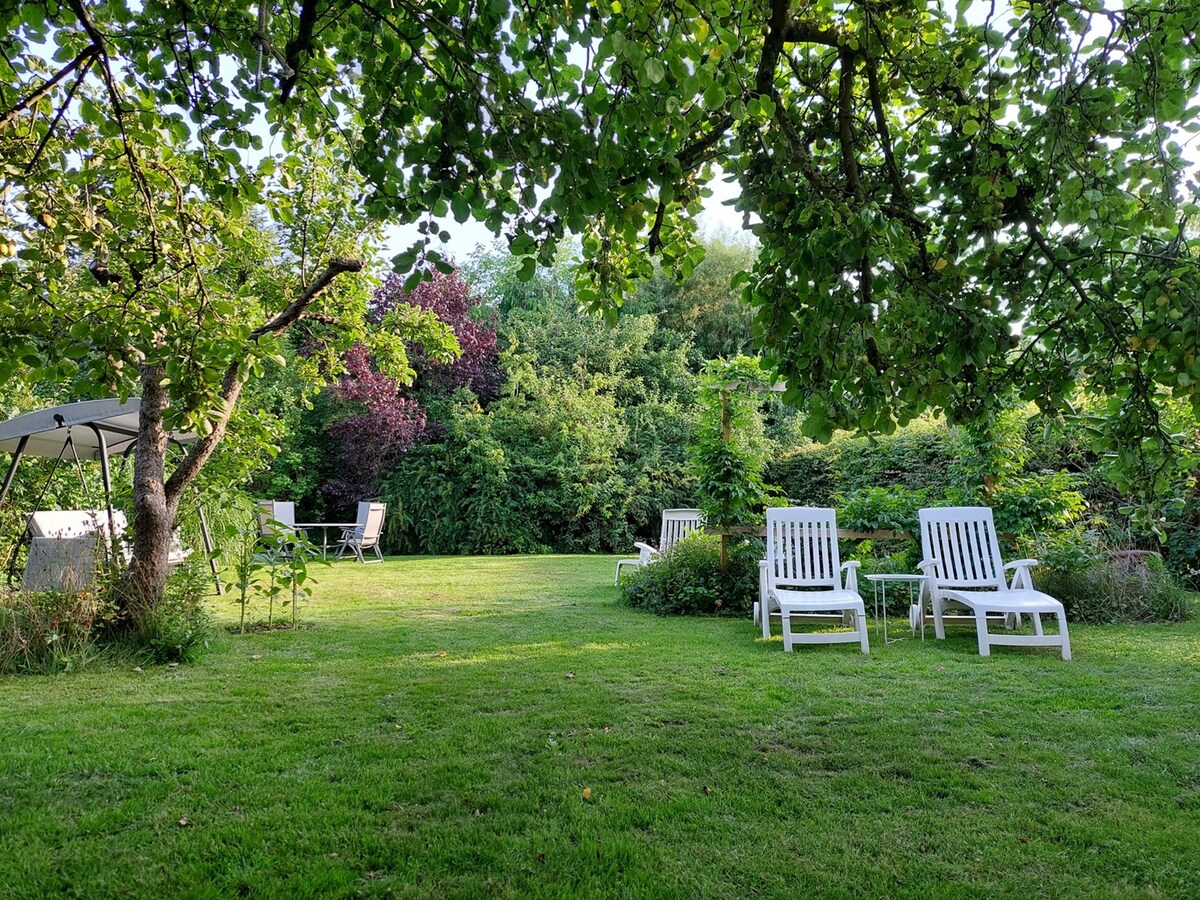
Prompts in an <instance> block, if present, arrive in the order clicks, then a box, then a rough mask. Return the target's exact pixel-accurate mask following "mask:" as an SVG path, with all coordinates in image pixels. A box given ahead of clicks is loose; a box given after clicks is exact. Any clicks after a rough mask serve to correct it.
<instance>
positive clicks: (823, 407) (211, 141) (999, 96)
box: [0, 0, 1200, 488]
mask: <svg viewBox="0 0 1200 900" xmlns="http://www.w3.org/2000/svg"><path fill="white" fill-rule="evenodd" d="M977 8H978V9H982V6H980V7H972V6H971V4H968V3H965V2H960V3H959V4H958V7H957V10H956V12H955V13H953V14H952V13H950V12H949V11H948V10H947V9H946V8H945V6H944V5H943V4H941V3H935V4H926V3H916V2H911V0H910V2H905V0H900V2H894V3H880V2H875V0H860V2H849V3H844V4H836V5H835V4H833V3H830V2H827V0H819V2H816V3H810V4H804V5H797V6H796V8H795V9H793V7H792V4H791V2H789V0H769V2H768V0H760V2H756V3H751V4H734V3H730V2H729V0H696V2H683V3H628V4H624V3H620V2H612V3H598V2H595V0H565V2H563V3H561V4H559V3H556V4H553V5H544V4H535V3H529V2H524V0H519V2H510V0H494V2H488V3H478V2H474V0H441V2H438V3H427V4H410V3H394V2H392V0H356V2H354V3H351V4H342V3H334V2H332V0H301V2H300V3H299V4H295V5H276V4H273V3H270V2H263V3H261V4H259V5H258V6H257V8H253V7H251V6H249V5H238V4H228V3H224V2H217V0H196V2H189V3H186V4H175V3H163V2H158V0H153V2H140V3H136V4H135V3H132V2H128V0H115V2H107V3H105V4H103V5H99V6H96V7H95V8H91V7H89V6H87V4H86V3H85V2H84V0H68V2H66V3H64V4H61V5H51V4H47V5H45V6H42V5H36V4H26V5H25V6H24V7H22V8H21V9H20V10H16V9H14V10H12V11H10V12H7V13H6V14H2V15H3V16H4V18H5V20H6V21H4V22H0V24H3V25H5V26H7V27H6V28H5V29H4V31H3V32H0V33H6V34H9V35H10V37H9V38H8V41H7V47H6V50H7V52H6V53H5V55H4V60H5V61H4V62H3V63H0V69H2V72H3V83H4V85H5V88H4V90H3V96H4V98H5V104H4V105H5V106H7V112H4V113H0V128H3V129H4V132H3V133H4V134H5V135H12V134H13V133H15V132H14V128H13V123H16V122H19V121H24V120H25V118H31V119H33V121H35V122H36V123H37V126H36V128H35V129H33V130H32V132H31V133H33V140H34V142H36V141H37V140H39V139H40V138H39V137H38V133H45V131H46V130H47V129H48V130H50V131H53V130H54V116H55V115H56V110H61V109H63V108H64V106H67V105H71V103H70V98H71V97H72V96H74V95H75V94H76V93H78V94H79V97H78V99H77V101H76V105H77V106H78V108H79V110H80V115H81V116H82V115H83V114H84V112H85V111H88V112H87V114H88V115H90V116H91V117H93V118H95V119H97V120H99V121H98V126H103V127H104V128H105V129H106V131H107V139H108V140H110V142H111V148H110V149H111V153H112V156H111V159H113V160H117V161H119V160H121V159H122V158H123V157H124V158H125V159H126V161H127V162H128V163H129V165H128V167H127V168H128V170H129V172H130V173H131V174H129V175H127V176H126V183H127V189H128V190H129V191H130V192H132V193H133V194H135V195H142V194H145V193H146V191H147V190H148V188H149V187H150V186H151V184H150V179H149V177H148V176H147V175H146V174H145V171H146V168H147V167H146V166H144V165H140V164H139V165H140V168H139V165H135V164H134V161H135V160H134V157H136V156H137V152H138V151H137V150H136V146H137V140H136V139H137V138H138V136H139V131H140V130H141V129H142V128H143V127H148V126H144V125H143V124H142V123H143V122H144V121H149V122H150V123H151V124H152V125H154V126H155V127H163V128H172V129H175V130H177V131H189V132H190V134H191V136H192V141H193V143H194V146H195V148H196V149H195V150H194V155H195V157H196V158H197V163H198V165H197V168H196V174H197V175H198V177H200V178H201V180H202V183H203V184H206V185H211V188H212V196H214V197H218V198H222V199H224V200H225V201H226V202H232V201H234V200H238V201H242V202H244V201H245V198H246V197H247V196H249V195H251V194H252V193H253V185H254V183H255V181H254V179H253V178H252V177H251V176H252V174H253V171H252V166H251V165H250V163H249V161H248V156H247V155H246V154H245V153H243V152H239V150H246V149H249V148H251V147H252V146H253V144H254V134H253V132H252V130H251V129H250V127H249V126H250V124H251V123H252V122H254V121H255V119H256V118H258V117H265V118H266V120H267V121H269V122H270V123H271V126H272V127H273V128H277V129H279V132H280V134H281V135H282V136H283V137H282V139H283V141H284V144H285V149H286V148H294V147H296V146H298V144H297V143H296V141H297V137H296V135H297V134H299V133H300V131H301V130H303V129H307V131H305V133H306V134H307V133H312V132H313V131H314V130H317V131H323V132H327V133H330V134H333V133H335V132H336V131H337V130H338V129H340V128H342V127H344V126H348V125H350V124H353V125H354V127H355V131H354V133H353V134H351V135H350V139H351V141H352V151H351V157H352V159H353V161H354V165H355V166H356V168H357V169H358V171H359V172H361V173H362V174H363V176H364V177H365V179H366V180H367V182H368V184H369V185H370V191H369V196H368V197H367V200H366V209H367V211H368V212H369V213H371V214H372V215H379V216H383V215H387V216H394V217H396V218H398V219H400V220H401V221H406V222H414V221H420V222H421V225H422V228H423V230H424V234H425V238H424V239H423V240H422V241H421V242H418V244H417V245H415V246H414V247H412V248H409V249H408V250H407V251H405V252H403V253H401V254H399V255H398V256H397V258H396V259H395V260H394V263H395V265H396V266H397V268H398V269H399V270H400V271H413V272H417V271H419V270H420V268H421V266H422V264H434V265H441V266H445V265H446V263H445V261H444V260H443V259H441V257H440V256H439V255H438V254H437V251H436V250H435V249H434V246H433V244H432V243H431V241H433V240H435V239H436V238H437V237H441V236H444V235H445V229H443V228H442V227H441V225H440V224H439V220H440V218H441V217H444V216H447V215H453V216H454V218H455V219H456V220H458V221H465V220H466V219H467V218H468V217H471V216H474V217H476V218H478V219H480V220H482V221H484V222H485V223H486V224H488V225H489V226H490V227H491V228H492V229H493V230H494V231H495V232H497V233H500V232H504V233H505V234H506V236H507V237H508V238H509V243H510V249H511V250H512V251H513V252H515V253H516V254H518V255H525V256H527V258H526V259H525V260H524V262H523V263H522V270H521V272H522V274H523V275H524V276H526V277H528V276H531V275H532V274H533V272H534V271H535V268H536V265H537V262H538V261H540V262H541V263H543V264H548V263H550V262H552V261H553V258H554V253H555V245H556V244H557V243H558V242H559V241H560V240H561V239H562V238H563V237H564V236H565V235H567V234H568V233H575V234H578V235H580V236H581V247H582V252H583V255H584V266H583V267H582V269H581V270H580V274H581V284H580V287H579V293H578V296H579V299H580V300H581V301H582V302H584V303H586V304H588V305H590V306H591V307H593V308H595V309H598V310H602V311H604V312H606V313H608V314H609V315H612V316H615V314H616V312H617V310H618V309H619V307H620V305H621V303H622V301H623V298H624V297H625V296H626V295H627V294H629V293H630V291H631V290H632V287H633V285H634V284H635V283H636V281H638V280H640V279H644V278H646V277H648V276H650V275H651V273H652V265H651V258H652V257H654V256H660V257H661V258H662V259H663V260H664V263H665V264H666V265H668V266H669V267H672V268H674V269H677V270H678V271H680V272H681V273H683V274H684V275H686V274H689V273H690V271H691V269H692V268H693V267H694V266H695V264H696V263H697V262H698V261H699V259H700V256H701V250H700V249H699V247H698V246H697V245H696V243H695V240H694V234H695V227H694V224H693V219H694V216H695V214H696V213H697V212H698V211H699V209H700V199H701V195H702V193H703V191H704V183H705V181H706V179H707V178H709V177H710V176H711V172H712V165H713V163H714V162H717V161H719V162H720V164H721V166H722V168H723V169H724V170H725V171H726V172H729V173H732V174H733V175H735V176H736V177H737V178H739V180H740V182H741V186H742V197H741V201H740V207H741V209H742V210H743V212H744V213H745V215H746V218H747V221H748V222H751V223H753V227H754V229H755V231H756V233H757V235H758V238H759V241H760V244H761V249H760V252H759V255H758V260H757V263H756V265H755V267H754V269H753V271H751V272H748V273H744V274H743V275H742V276H741V278H740V279H739V283H740V284H742V285H743V286H744V288H745V297H746V298H747V299H748V300H749V301H750V302H751V303H752V304H753V305H754V307H755V310H756V315H755V319H756V331H757V334H758V337H759V340H760V342H761V344H762V346H763V347H764V348H765V351H766V353H767V358H768V360H769V362H770V363H771V364H772V365H774V366H775V367H776V368H777V369H778V370H779V372H780V373H781V374H783V375H784V376H786V377H787V379H788V381H789V388H790V393H789V397H790V399H791V400H792V401H793V402H795V403H803V404H804V405H805V406H806V410H807V423H808V431H809V433H810V434H812V435H814V436H816V437H822V438H823V437H826V436H828V435H829V434H830V433H831V431H832V429H833V428H834V427H836V426H842V427H856V428H859V427H861V428H864V429H868V430H874V431H879V432H888V431H891V430H892V429H894V428H895V427H896V424H897V423H902V422H906V421H908V420H910V419H911V418H912V417H913V416H915V415H917V414H918V413H920V412H921V411H922V410H925V409H929V408H933V409H941V410H945V411H946V412H948V413H949V414H950V415H952V416H954V417H956V418H970V417H973V416H975V415H977V414H980V413H982V412H984V411H986V410H987V409H988V408H990V406H991V404H992V403H993V402H994V398H997V397H1002V396H1007V395H1008V393H1009V392H1008V391H1007V390H1006V388H1007V387H1008V386H1009V385H1015V386H1016V387H1017V388H1018V389H1019V391H1020V393H1021V394H1022V395H1023V396H1024V397H1027V398H1029V399H1033V400H1036V401H1037V402H1038V403H1039V404H1040V405H1041V407H1042V408H1043V409H1044V410H1046V411H1047V412H1049V413H1051V414H1058V413H1059V412H1060V411H1062V410H1064V409H1068V407H1067V398H1069V397H1070V396H1072V394H1073V392H1074V390H1075V388H1076V387H1077V386H1078V385H1079V384H1081V383H1082V384H1083V385H1084V386H1086V387H1087V388H1088V389H1090V390H1093V391H1096V392H1100V393H1102V394H1107V395H1110V396H1111V397H1112V398H1113V404H1112V406H1113V408H1112V412H1111V414H1110V415H1109V417H1108V420H1107V423H1106V426H1105V429H1104V430H1103V431H1102V433H1101V436H1100V442H1101V443H1102V444H1104V445H1106V447H1107V449H1110V450H1112V452H1115V453H1117V454H1119V455H1121V456H1123V457H1124V458H1126V460H1127V462H1128V465H1129V467H1130V468H1132V469H1137V470H1139V471H1140V477H1139V478H1138V479H1137V481H1138V483H1140V484H1142V485H1145V486H1148V487H1151V488H1153V487H1154V486H1155V485H1158V484H1160V483H1165V481H1166V480H1167V478H1166V476H1167V470H1168V464H1169V462H1170V457H1169V455H1167V454H1166V453H1165V451H1164V448H1169V447H1170V445H1171V443H1172V442H1171V437H1170V435H1169V434H1167V433H1166V430H1165V429H1163V428H1162V427H1161V423H1160V421H1159V413H1158V409H1159V406H1158V403H1157V400H1158V399H1159V397H1160V395H1161V394H1163V393H1164V392H1169V393H1173V394H1175V395H1177V396H1182V397H1186V398H1188V399H1189V401H1190V402H1191V403H1192V404H1193V410H1196V409H1198V408H1200V395H1197V393H1196V381H1197V380H1200V362H1198V361H1197V352H1196V351H1197V349H1198V348H1197V343H1198V342H1200V331H1198V330H1197V329H1194V328H1186V327H1182V326H1181V325H1180V323H1186V322H1191V321H1194V319H1195V318H1196V315H1197V312H1198V310H1197V307H1196V302H1197V301H1196V300H1195V298H1196V296H1197V289H1198V288H1200V267H1198V264H1197V259H1196V254H1195V252H1194V249H1193V248H1192V246H1191V245H1190V243H1189V235H1190V232H1189V231H1188V230H1187V228H1186V223H1187V221H1188V220H1189V217H1191V216H1193V215H1194V213H1195V204H1194V200H1193V198H1192V197H1191V196H1190V195H1189V194H1188V193H1187V191H1188V190H1190V189H1191V187H1190V181H1189V179H1190V175H1191V172H1190V170H1189V169H1188V166H1187V163H1186V159H1185V157H1184V156H1183V154H1182V149H1181V148H1182V144H1183V140H1182V136H1183V134H1184V133H1186V132H1187V131H1188V130H1189V129H1191V128H1193V127H1194V124H1193V123H1194V120H1195V118H1196V105H1197V104H1196V94H1197V84H1196V67H1195V63H1194V60H1195V49H1194V48H1195V46H1196V39H1197V36H1196V33H1195V32H1196V18H1195V10H1194V5H1193V4H1192V3H1190V2H1168V3H1161V2H1158V0H1154V2H1151V0H1132V2H1129V3H1126V4H1125V5H1124V6H1123V8H1121V9H1119V10H1111V9H1105V8H1102V7H1101V6H1100V5H1099V4H1096V3H1094V2H1091V0H1064V2H1057V3H1036V4H1024V3H1021V4H1016V5H1015V6H1013V7H1012V9H1011V10H1008V11H1006V12H1005V15H1006V16H1008V19H1007V20H1006V21H1004V22H1002V23H1001V22H996V21H993V20H992V18H991V16H992V15H994V14H995V13H994V12H988V13H985V14H984V15H983V16H978V15H975V17H974V18H973V19H970V20H968V19H967V18H965V13H966V12H968V11H971V12H972V14H973V15H974V10H975V9H977ZM987 10H989V11H992V10H993V7H987ZM47 44H49V45H50V46H53V47H56V48H57V53H56V60H55V61H54V62H50V61H46V62H45V65H44V66H42V67H41V68H39V67H38V66H36V65H35V64H34V60H35V58H39V53H40V50H39V48H40V47H43V46H46V45H47ZM117 61H119V63H120V65H117V64H116V62H117ZM81 85H83V87H80V86H81ZM88 87H93V88H94V89H95V90H96V91H97V96H96V98H95V99H93V100H86V99H85V98H84V96H83V94H84V93H85V92H86V90H87V88H88ZM88 103H90V104H91V105H90V106H88V105H87V104H88ZM176 110H180V111H182V114H181V113H180V112H176ZM183 114H185V115H186V117H187V119H186V120H185V119H184V115H183ZM38 129H40V132H38ZM34 132H37V133H34ZM21 133H22V134H25V133H26V132H25V131H24V130H22V131H21ZM131 148H132V149H131ZM35 155H36V154H35ZM8 158H9V157H8V156H7V155H6V156H5V159H8ZM199 163H203V165H199ZM114 164H115V163H114ZM139 171H141V172H142V174H137V173H138V172H139ZM20 177H22V178H24V177H25V176H20ZM59 237H61V236H59ZM51 246H52V247H57V246H58V244H57V243H52V244H51ZM415 277H417V276H414V278H415ZM413 284H415V280H414V282H413V283H412V284H410V287H411V286H413Z"/></svg>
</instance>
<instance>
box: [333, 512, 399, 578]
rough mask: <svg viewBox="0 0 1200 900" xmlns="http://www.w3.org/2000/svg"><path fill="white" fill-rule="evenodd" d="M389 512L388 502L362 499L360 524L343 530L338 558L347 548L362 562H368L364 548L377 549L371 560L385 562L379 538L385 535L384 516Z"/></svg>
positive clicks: (339, 542)
mask: <svg viewBox="0 0 1200 900" xmlns="http://www.w3.org/2000/svg"><path fill="white" fill-rule="evenodd" d="M386 513H387V504H386V503H369V502H367V501H365V500H364V501H362V502H361V503H359V504H358V524H357V525H356V526H355V527H354V528H347V529H346V530H345V531H343V532H342V537H341V539H340V540H339V541H338V551H337V558H338V559H341V558H342V554H344V553H345V552H346V551H347V550H349V551H350V552H352V553H353V554H354V556H355V557H356V558H357V559H358V561H359V562H360V563H364V564H365V563H366V562H367V560H366V559H364V558H363V551H364V550H373V551H375V559H373V560H371V562H383V553H382V551H380V549H379V539H380V538H381V537H382V535H383V518H384V516H385V515H386Z"/></svg>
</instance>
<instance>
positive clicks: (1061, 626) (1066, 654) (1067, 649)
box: [1055, 612, 1071, 659]
mask: <svg viewBox="0 0 1200 900" xmlns="http://www.w3.org/2000/svg"><path fill="white" fill-rule="evenodd" d="M1055 615H1056V616H1057V617H1058V635H1059V637H1061V638H1062V658H1063V659H1070V658H1071V637H1070V635H1068V634H1067V614H1066V612H1060V613H1055Z"/></svg>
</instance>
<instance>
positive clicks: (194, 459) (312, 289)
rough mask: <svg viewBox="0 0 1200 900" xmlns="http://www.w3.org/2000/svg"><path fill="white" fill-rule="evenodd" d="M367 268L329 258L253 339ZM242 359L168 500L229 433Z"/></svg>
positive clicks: (171, 482) (225, 381) (173, 480)
mask: <svg viewBox="0 0 1200 900" xmlns="http://www.w3.org/2000/svg"><path fill="white" fill-rule="evenodd" d="M362 268H363V263H362V260H358V259H343V258H334V259H332V260H330V261H329V265H327V266H326V267H325V271H323V272H322V273H321V274H320V275H318V276H317V279H316V280H315V281H314V282H313V283H312V284H310V285H309V286H308V287H307V288H305V290H304V292H303V293H301V295H300V296H299V297H297V298H296V299H295V300H293V301H292V302H291V303H290V304H288V307H287V309H285V310H284V311H283V312H281V313H280V314H279V315H277V316H275V318H273V319H271V320H270V321H269V322H266V323H264V324H263V325H260V326H259V327H258V328H256V329H254V330H253V331H252V332H250V340H251V341H252V342H257V341H258V340H259V339H260V338H262V337H265V336H266V335H269V334H279V333H281V332H283V331H286V330H287V329H288V327H290V326H291V325H293V324H295V323H296V322H297V321H298V320H299V319H300V317H301V316H303V315H304V312H305V310H306V309H307V308H308V307H309V305H310V304H312V302H313V301H314V300H316V299H317V298H318V297H319V296H321V294H322V293H324V292H325V290H326V289H327V288H328V287H329V286H330V285H331V284H333V281H334V279H335V278H337V277H338V276H339V275H341V274H344V273H347V272H361V271H362ZM241 369H242V360H241V358H238V359H235V360H234V361H233V362H231V363H230V364H229V367H228V368H227V369H226V370H225V377H224V378H222V379H221V401H222V405H223V407H224V408H223V409H222V411H221V413H220V415H219V416H217V419H216V421H215V422H213V427H212V431H210V432H209V433H208V434H206V435H205V436H204V437H202V438H201V439H200V440H198V441H196V443H195V444H193V445H192V448H191V450H189V451H188V454H187V456H186V457H184V459H183V462H181V463H180V464H179V466H178V467H177V468H176V469H175V471H174V472H172V473H171V477H170V478H169V479H167V483H166V492H167V498H168V500H170V501H172V502H177V501H178V499H179V497H180V495H181V494H182V493H183V491H184V490H185V489H186V488H187V486H188V485H189V484H191V483H192V480H193V479H195V477H196V476H197V475H198V474H199V473H200V470H201V469H202V468H203V467H204V464H205V463H207V462H208V460H209V458H210V457H211V456H212V455H213V453H214V452H215V451H216V449H217V445H218V444H220V443H221V439H222V438H224V437H225V431H226V429H227V428H228V427H229V419H230V417H231V416H232V415H233V409H234V407H235V406H236V405H237V401H238V397H239V396H240V395H241V393H242V386H243V384H244V381H243V379H242V375H241Z"/></svg>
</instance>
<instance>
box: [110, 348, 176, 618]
mask: <svg viewBox="0 0 1200 900" xmlns="http://www.w3.org/2000/svg"><path fill="white" fill-rule="evenodd" d="M163 377H164V373H163V370H162V368H161V367H158V366H145V367H143V369H142V407H141V413H140V416H139V420H138V442H137V447H136V449H135V450H134V455H133V559H132V560H131V561H130V563H129V568H128V569H127V570H126V571H125V573H124V575H122V577H121V580H120V582H119V584H118V589H117V596H118V598H119V602H120V603H121V606H122V611H123V612H124V613H126V614H127V615H128V617H129V618H130V619H131V620H136V619H137V618H138V617H139V616H140V615H141V614H142V613H144V612H146V611H147V610H150V609H153V608H154V605H155V604H156V603H157V602H158V600H159V599H160V598H161V597H162V592H163V586H164V585H165V584H166V581H167V560H168V557H169V556H170V552H171V533H172V531H173V529H174V527H175V511H176V507H177V505H178V499H177V498H176V499H172V498H169V497H168V496H167V491H166V485H165V477H164V476H165V474H166V460H167V437H168V435H167V431H166V429H165V428H164V427H163V412H164V411H165V410H166V408H167V402H168V397H167V391H166V389H165V388H163V387H162V386H161V385H160V384H159V382H160V381H161V380H162V378H163Z"/></svg>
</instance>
